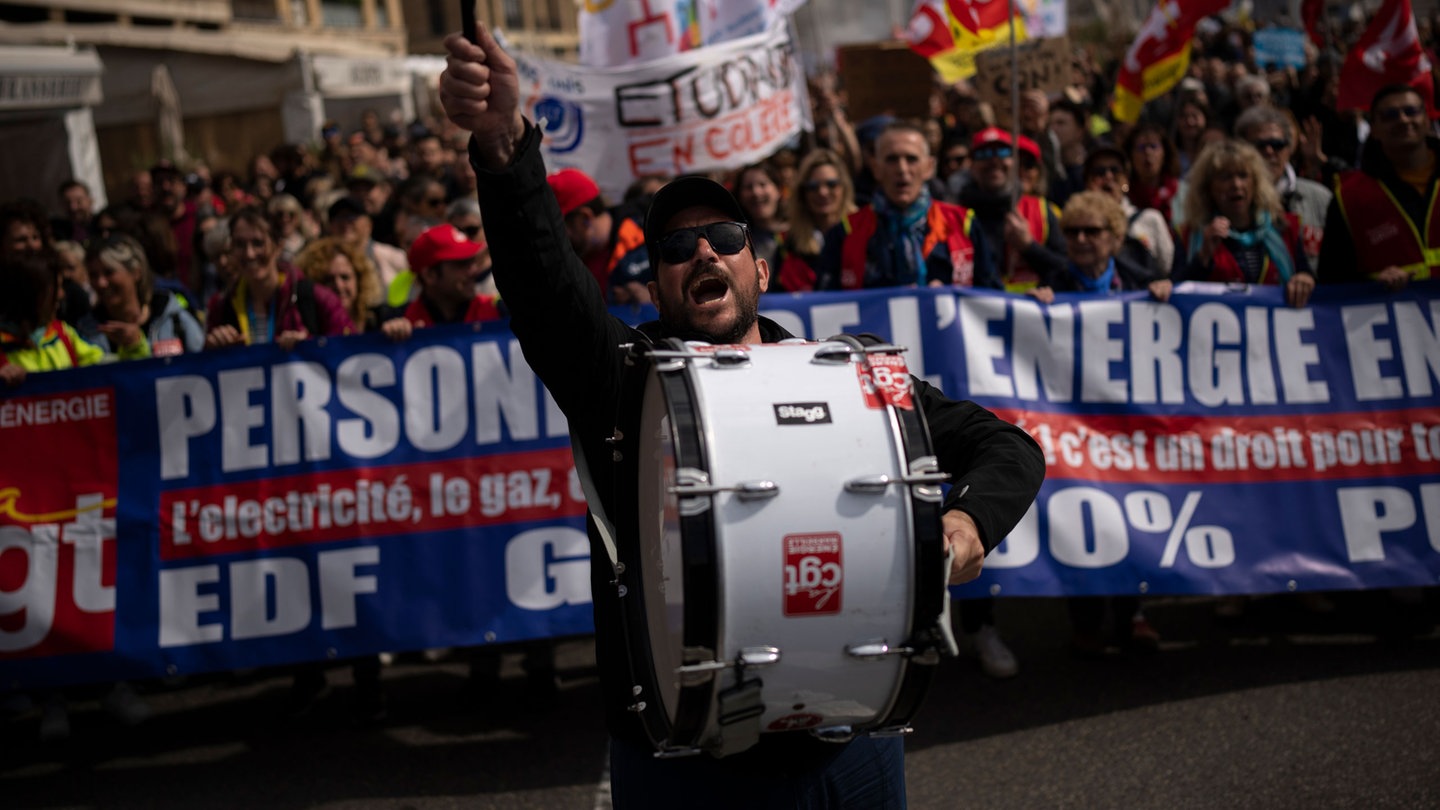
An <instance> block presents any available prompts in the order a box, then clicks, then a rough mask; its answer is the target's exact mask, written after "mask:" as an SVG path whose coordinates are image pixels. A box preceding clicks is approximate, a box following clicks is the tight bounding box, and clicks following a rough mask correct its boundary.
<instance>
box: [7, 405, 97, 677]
mask: <svg viewBox="0 0 1440 810" xmlns="http://www.w3.org/2000/svg"><path fill="white" fill-rule="evenodd" d="M0 447H4V448H5V453H6V455H9V456H11V457H12V458H19V459H25V469H26V475H25V476H24V477H23V479H22V478H18V477H17V478H15V479H9V478H7V479H6V480H4V481H0V659H6V658H29V657H44V656H51V655H68V654H73V653H88V652H103V651H106V650H110V649H112V648H113V647H114V644H115V543H114V540H115V503H116V496H117V486H118V485H117V480H116V431H115V394H114V392H113V391H110V390H89V391H75V392H69V393H64V394H56V395H52V396H39V397H20V398H15V399H11V400H7V401H5V402H3V403H0ZM41 482H43V483H41Z"/></svg>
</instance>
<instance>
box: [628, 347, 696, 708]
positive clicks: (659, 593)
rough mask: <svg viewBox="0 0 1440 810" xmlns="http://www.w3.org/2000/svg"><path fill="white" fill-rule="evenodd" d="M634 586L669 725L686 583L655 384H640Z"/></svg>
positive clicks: (665, 422) (671, 464) (671, 463)
mask: <svg viewBox="0 0 1440 810" xmlns="http://www.w3.org/2000/svg"><path fill="white" fill-rule="evenodd" d="M640 425H641V428H640V430H641V431H642V432H641V435H640V437H639V439H640V441H639V447H640V459H639V466H640V476H639V481H640V484H639V490H640V491H639V507H640V510H639V515H640V526H639V540H640V542H639V550H638V554H639V562H640V571H639V577H638V581H639V582H640V585H641V589H642V591H643V594H644V602H645V605H646V611H647V616H646V624H647V630H648V633H647V636H648V641H649V646H650V656H651V660H652V663H653V665H654V668H655V680H656V688H657V689H658V690H659V694H658V695H656V697H658V698H659V699H660V702H661V705H662V709H663V712H664V715H665V718H666V720H667V721H668V722H670V723H673V722H674V720H675V712H676V707H677V705H678V702H679V693H680V683H679V680H678V678H677V676H676V674H675V672H676V670H677V669H678V668H679V667H680V665H681V663H682V661H681V653H682V650H683V647H684V641H685V639H684V630H685V617H684V611H685V582H684V576H683V567H682V565H681V563H680V561H681V553H682V552H681V533H680V514H679V507H678V503H677V500H676V497H675V495H674V494H673V493H671V492H670V488H671V487H672V486H673V485H674V484H675V467H676V465H675V437H674V435H673V432H672V422H671V419H670V414H669V412H668V408H667V405H666V402H665V395H664V392H663V390H662V389H661V386H660V384H659V379H658V377H657V375H656V373H655V371H654V370H653V369H652V370H651V372H650V374H649V376H648V377H647V379H646V381H645V394H644V398H643V400H642V402H641V418H640Z"/></svg>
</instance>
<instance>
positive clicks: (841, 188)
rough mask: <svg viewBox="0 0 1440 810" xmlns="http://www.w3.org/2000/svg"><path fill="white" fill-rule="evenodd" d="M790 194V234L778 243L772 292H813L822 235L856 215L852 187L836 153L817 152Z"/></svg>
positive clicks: (807, 161) (803, 165) (805, 164)
mask: <svg viewBox="0 0 1440 810" xmlns="http://www.w3.org/2000/svg"><path fill="white" fill-rule="evenodd" d="M795 178H796V184H795V188H793V189H791V191H790V199H789V209H790V230H789V231H788V232H786V234H785V238H784V239H783V240H782V241H781V243H780V266H779V269H778V270H777V271H776V273H775V274H774V275H773V277H772V278H771V283H770V290H771V291H772V292H809V291H810V290H813V289H815V268H816V267H817V266H818V265H819V263H820V251H821V249H822V248H823V247H824V246H825V234H826V233H827V232H828V231H829V230H830V229H831V228H833V227H835V226H836V225H838V224H840V220H842V219H844V218H845V217H846V216H847V215H849V214H853V213H855V211H856V207H855V186H854V185H853V184H852V183H851V181H850V170H849V169H847V168H846V167H845V160H844V158H842V157H841V156H840V155H839V154H838V153H836V152H833V151H831V150H829V149H816V150H815V151H813V152H811V153H810V154H808V155H806V156H805V159H804V160H803V161H801V162H800V168H799V169H798V170H797V171H796V174H795Z"/></svg>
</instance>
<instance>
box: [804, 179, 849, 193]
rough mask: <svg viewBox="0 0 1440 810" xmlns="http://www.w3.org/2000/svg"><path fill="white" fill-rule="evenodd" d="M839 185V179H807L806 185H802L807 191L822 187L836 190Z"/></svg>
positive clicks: (817, 189)
mask: <svg viewBox="0 0 1440 810" xmlns="http://www.w3.org/2000/svg"><path fill="white" fill-rule="evenodd" d="M839 187H840V181H839V180H807V181H806V182H805V185H804V186H802V188H804V189H805V190H806V191H819V190H820V189H822V188H828V189H830V190H831V191H834V190H835V189H837V188H839Z"/></svg>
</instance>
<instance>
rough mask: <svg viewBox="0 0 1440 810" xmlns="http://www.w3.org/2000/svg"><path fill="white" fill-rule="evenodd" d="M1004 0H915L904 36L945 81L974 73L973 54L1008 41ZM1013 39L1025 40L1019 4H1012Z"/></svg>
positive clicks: (1007, 20) (967, 76) (1008, 33)
mask: <svg viewBox="0 0 1440 810" xmlns="http://www.w3.org/2000/svg"><path fill="white" fill-rule="evenodd" d="M1010 8H1011V4H1010V3H1009V2H1008V0H916V3H915V10H914V11H913V12H912V13H911V15H910V25H909V27H908V29H907V31H906V40H907V41H908V42H909V43H910V49H911V50H913V51H915V52H916V53H918V54H920V55H921V56H923V57H925V58H926V59H929V60H930V64H931V65H932V66H933V67H934V68H935V71H936V72H937V73H939V74H940V78H941V79H942V80H944V81H945V82H947V83H954V82H958V81H960V80H961V79H968V78H970V77H971V76H974V75H975V54H976V53H978V52H980V51H983V50H986V49H987V48H993V47H995V46H997V45H1004V44H1008V43H1009V42H1010V25H1009V23H1010ZM1015 10H1016V14H1015V41H1016V42H1024V41H1025V30H1026V29H1025V18H1024V16H1022V12H1023V10H1024V9H1023V8H1022V6H1021V5H1020V4H1018V3H1017V4H1016V5H1015Z"/></svg>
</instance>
